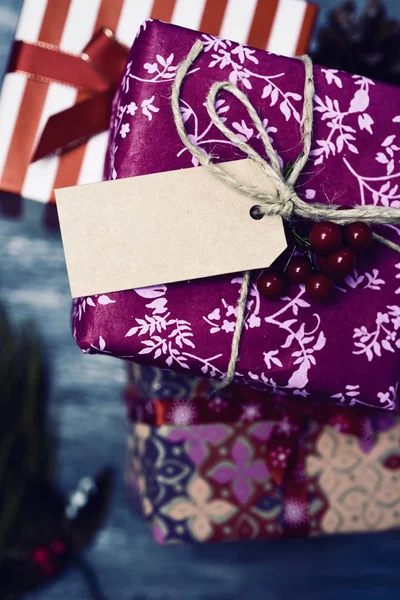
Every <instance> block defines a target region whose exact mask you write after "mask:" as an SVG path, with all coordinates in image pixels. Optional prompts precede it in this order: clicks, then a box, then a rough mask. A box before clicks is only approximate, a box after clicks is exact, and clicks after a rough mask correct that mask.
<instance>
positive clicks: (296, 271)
mask: <svg viewBox="0 0 400 600" xmlns="http://www.w3.org/2000/svg"><path fill="white" fill-rule="evenodd" d="M311 273H312V268H311V264H310V261H309V260H308V259H307V258H304V257H302V256H294V257H293V258H292V260H291V261H290V263H289V265H288V268H287V276H288V277H289V279H290V280H291V281H293V282H294V283H305V282H306V281H307V279H308V278H309V277H310V275H311Z"/></svg>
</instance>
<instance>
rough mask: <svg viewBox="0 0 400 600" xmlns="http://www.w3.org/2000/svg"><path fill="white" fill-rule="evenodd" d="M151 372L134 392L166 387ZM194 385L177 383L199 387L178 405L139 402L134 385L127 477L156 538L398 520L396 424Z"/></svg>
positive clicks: (242, 535)
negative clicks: (214, 392) (213, 391)
mask: <svg viewBox="0 0 400 600" xmlns="http://www.w3.org/2000/svg"><path fill="white" fill-rule="evenodd" d="M154 373H155V372H153V374H151V373H150V372H149V371H147V372H144V373H143V372H142V373H140V377H139V378H138V377H135V378H134V379H135V382H136V385H139V388H143V387H144V388H146V389H147V391H150V389H151V387H149V385H148V384H149V382H150V380H152V382H153V384H155V388H154V387H153V388H152V389H153V392H154V390H156V389H157V385H158V384H157V380H158V383H160V381H162V374H160V373H159V374H156V376H155V377H153V375H154ZM152 377H153V378H152ZM143 380H145V381H143ZM146 381H147V383H146ZM138 382H139V383H138ZM170 383H171V382H170V381H169V382H167V383H166V388H165V390H168V386H169V384H170ZM176 383H177V382H175V384H176ZM193 383H194V382H193V381H192V382H189V384H187V382H186V384H185V383H183V382H182V381H181V382H180V383H179V384H178V385H179V386H180V387H179V390H180V391H183V389H184V387H185V385H189V386H191V389H192V397H186V398H183V397H179V398H176V399H174V400H172V399H169V400H166V399H165V398H164V399H162V400H158V399H149V397H144V396H139V395H138V391H137V388H136V387H133V385H132V384H131V385H130V387H129V388H128V390H127V403H128V412H129V419H130V430H131V431H130V437H129V445H128V455H127V471H126V480H127V484H128V489H129V493H130V497H131V499H132V501H133V502H134V504H135V506H136V508H137V509H138V510H139V511H140V512H141V513H142V514H143V516H144V517H145V518H146V519H147V520H148V522H149V524H150V526H151V529H152V532H153V535H154V538H155V539H156V540H157V541H158V542H159V543H168V544H169V543H179V542H215V541H231V540H238V539H262V538H282V537H299V536H316V535H324V534H336V533H349V532H362V531H380V530H384V529H391V528H396V527H398V526H399V525H400V420H399V418H398V417H393V416H389V415H387V414H385V413H373V414H371V413H370V412H365V411H364V412H363V411H360V410H349V409H348V408H336V407H333V408H331V409H329V410H324V411H323V413H322V412H321V410H320V409H316V408H314V409H310V410H304V407H302V405H300V404H298V405H296V404H291V403H285V405H284V406H283V405H282V402H274V401H273V399H270V401H269V402H263V401H262V399H261V397H260V394H258V393H253V392H249V391H248V390H243V389H239V388H233V389H231V390H229V391H228V392H227V395H225V396H214V397H213V398H211V400H210V399H209V400H207V394H208V392H207V391H206V390H207V388H206V387H205V388H204V387H203V386H204V385H207V384H204V383H200V384H199V383H198V382H197V388H196V385H194V387H193V386H192V384H193ZM199 385H200V387H198V386H199ZM170 391H171V387H169V392H170ZM169 392H168V391H166V394H169ZM232 401H233V402H232Z"/></svg>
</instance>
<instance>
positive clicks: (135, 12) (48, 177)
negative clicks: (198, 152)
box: [0, 0, 317, 214]
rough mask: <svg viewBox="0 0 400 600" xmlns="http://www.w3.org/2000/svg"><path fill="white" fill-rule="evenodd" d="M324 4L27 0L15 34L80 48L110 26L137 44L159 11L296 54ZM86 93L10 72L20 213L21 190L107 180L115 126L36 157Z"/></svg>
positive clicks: (11, 156)
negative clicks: (56, 120) (51, 123)
mask: <svg viewBox="0 0 400 600" xmlns="http://www.w3.org/2000/svg"><path fill="white" fill-rule="evenodd" d="M316 12H317V7H316V6H315V5H313V4H309V3H308V2H306V1H305V0H245V1H244V0H25V1H24V3H23V8H22V12H21V16H20V19H19V22H18V27H17V31H16V36H15V39H16V40H22V41H24V42H28V43H31V44H36V43H37V42H38V41H39V42H42V43H44V44H51V45H53V46H57V47H58V48H59V49H60V50H61V51H62V52H64V53H72V54H78V55H79V54H80V53H81V52H82V50H83V48H84V47H85V46H86V44H87V43H88V42H89V40H90V39H91V38H92V36H93V35H94V33H95V32H96V31H98V30H100V29H101V28H102V27H107V28H109V29H111V30H112V31H113V32H115V35H116V38H117V39H118V41H119V42H121V43H122V44H125V45H126V46H130V45H131V43H132V41H133V38H134V36H135V33H136V31H137V30H138V28H139V26H140V24H141V23H142V22H143V21H144V20H145V19H146V18H149V17H151V18H154V19H161V20H163V21H170V22H172V23H175V24H177V25H181V26H184V27H189V28H191V29H199V30H201V31H204V32H206V33H211V34H213V35H220V36H221V37H226V38H229V39H232V40H235V41H237V42H240V43H247V44H249V45H252V46H256V47H259V48H266V49H268V50H270V51H271V52H275V53H277V54H283V55H286V56H294V55H298V54H303V53H305V52H306V51H307V47H308V43H309V40H310V36H311V31H312V27H313V23H314V20H315V17H316ZM80 99H82V92H78V90H77V89H75V88H74V87H70V86H67V85H64V84H62V83H59V82H57V81H56V80H54V81H46V82H42V81H38V80H37V79H34V78H30V77H29V74H27V73H23V72H18V71H17V72H9V73H7V75H6V77H5V80H4V83H3V87H2V90H1V96H0V132H1V137H0V190H3V191H5V192H8V193H10V194H12V202H14V203H15V205H14V210H13V212H14V214H16V213H18V211H19V209H20V197H21V196H23V197H25V198H30V199H33V200H38V201H40V202H44V203H49V202H50V203H53V202H54V199H53V189H54V188H59V187H65V186H70V185H76V184H81V183H90V182H95V181H100V180H101V178H102V169H103V160H104V154H105V149H106V143H107V132H104V133H102V134H99V135H96V136H94V137H93V138H92V139H90V140H89V141H88V142H87V143H85V144H82V145H80V146H78V147H76V148H74V149H72V150H69V151H68V152H66V153H65V154H63V155H61V156H52V157H50V158H43V159H41V160H38V161H36V162H31V158H32V156H33V153H34V150H35V147H36V145H37V142H38V140H39V139H40V135H41V132H42V131H43V128H44V125H45V124H46V122H47V120H48V119H49V117H50V116H51V115H53V114H55V113H58V112H60V111H62V110H65V109H67V108H69V107H70V106H72V105H73V104H75V103H76V102H77V100H80ZM9 201H10V198H8V202H9Z"/></svg>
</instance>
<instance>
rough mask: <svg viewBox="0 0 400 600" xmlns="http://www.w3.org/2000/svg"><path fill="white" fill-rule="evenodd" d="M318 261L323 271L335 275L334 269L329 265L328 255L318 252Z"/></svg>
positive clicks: (318, 265) (319, 267)
mask: <svg viewBox="0 0 400 600" xmlns="http://www.w3.org/2000/svg"><path fill="white" fill-rule="evenodd" d="M316 263H317V267H318V269H319V270H320V271H322V272H323V273H325V274H326V275H329V276H330V277H332V276H333V273H332V269H331V267H330V266H329V262H328V257H327V256H321V255H320V254H317V259H316Z"/></svg>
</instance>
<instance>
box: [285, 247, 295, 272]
mask: <svg viewBox="0 0 400 600" xmlns="http://www.w3.org/2000/svg"><path fill="white" fill-rule="evenodd" d="M296 250H297V246H296V245H294V246H293V249H292V251H291V253H290V256H289V258H288V259H287V262H286V265H285V267H284V269H283V271H282V273H286V271H287V268H288V266H289V263H290V261H291V260H292V258H293V256H294V253H295V252H296Z"/></svg>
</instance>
